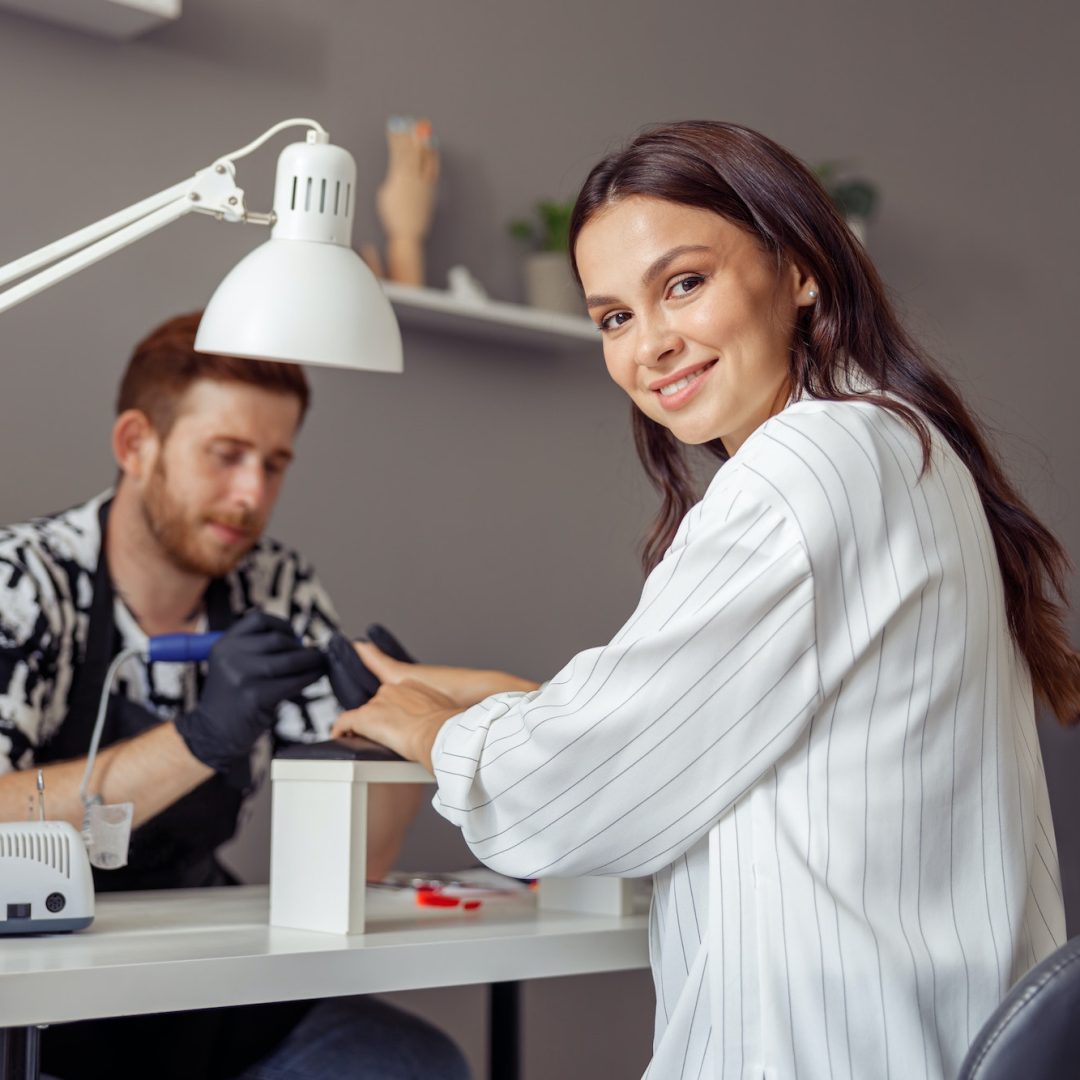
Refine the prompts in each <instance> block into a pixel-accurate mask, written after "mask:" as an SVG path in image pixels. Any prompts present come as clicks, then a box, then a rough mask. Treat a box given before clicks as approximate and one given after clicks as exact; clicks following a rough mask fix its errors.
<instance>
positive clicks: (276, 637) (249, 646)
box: [210, 630, 304, 656]
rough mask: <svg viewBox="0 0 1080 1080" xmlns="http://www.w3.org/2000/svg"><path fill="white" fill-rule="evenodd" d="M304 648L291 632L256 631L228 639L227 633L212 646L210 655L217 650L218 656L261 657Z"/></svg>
mask: <svg viewBox="0 0 1080 1080" xmlns="http://www.w3.org/2000/svg"><path fill="white" fill-rule="evenodd" d="M302 648H304V645H303V643H302V642H301V641H300V639H299V638H298V637H297V636H296V635H295V634H294V633H292V632H291V631H290V632H289V633H287V634H286V633H282V632H281V631H280V630H258V631H255V632H249V633H246V634H241V635H240V636H238V637H230V636H229V634H228V633H227V634H226V635H225V636H224V637H223V638H221V640H220V641H218V642H217V643H216V644H215V645H214V649H212V650H211V653H210V655H211V656H213V655H214V650H217V653H218V654H219V655H229V656H262V655H266V654H270V653H280V652H294V651H295V650H297V649H302Z"/></svg>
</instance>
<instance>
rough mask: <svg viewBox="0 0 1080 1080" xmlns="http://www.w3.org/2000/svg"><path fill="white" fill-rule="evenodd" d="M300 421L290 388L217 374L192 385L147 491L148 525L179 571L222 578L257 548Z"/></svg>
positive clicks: (145, 486) (144, 497) (143, 487)
mask: <svg viewBox="0 0 1080 1080" xmlns="http://www.w3.org/2000/svg"><path fill="white" fill-rule="evenodd" d="M299 423H300V401H299V400H298V399H297V398H296V397H294V396H293V395H292V394H289V393H281V392H278V391H271V390H264V389H262V388H261V387H257V386H251V385H249V384H247V383H241V382H218V381H216V380H213V379H201V380H199V381H198V382H196V383H193V384H192V385H191V386H190V387H189V388H188V390H187V392H186V393H185V394H184V396H183V398H182V399H181V401H180V403H179V406H178V411H177V417H176V420H175V422H174V424H173V426H172V428H171V430H170V431H169V433H168V435H167V436H166V437H165V439H164V441H163V442H161V443H160V444H159V445H158V447H157V451H156V455H155V459H154V461H153V465H152V467H151V469H150V470H149V473H148V475H147V478H146V480H145V481H144V483H143V484H142V485H141V491H140V495H141V502H142V508H143V513H144V516H145V519H146V523H147V526H148V527H149V529H150V532H151V534H152V535H153V536H154V538H155V539H156V540H157V542H158V543H159V544H160V546H161V548H162V550H163V551H164V552H165V554H166V555H167V556H168V557H169V558H170V559H171V560H172V562H173V563H174V564H175V565H176V566H177V567H178V568H179V569H181V570H184V571H186V572H188V573H196V574H202V575H207V576H210V577H220V576H221V575H222V574H225V573H227V572H228V571H229V570H231V569H232V568H233V567H234V566H236V564H237V563H238V562H239V561H240V560H241V559H242V558H243V557H244V555H246V554H247V552H248V551H250V550H251V548H252V547H253V546H254V544H255V542H256V541H257V540H258V539H259V537H260V536H261V535H262V532H263V529H265V528H266V524H267V522H268V521H269V520H270V513H271V511H272V510H273V508H274V503H275V502H276V501H277V497H278V495H279V493H280V492H281V485H282V482H283V481H284V479H285V470H286V468H287V467H288V465H289V462H290V461H291V460H292V457H293V440H294V438H295V436H296V430H297V427H298V426H299Z"/></svg>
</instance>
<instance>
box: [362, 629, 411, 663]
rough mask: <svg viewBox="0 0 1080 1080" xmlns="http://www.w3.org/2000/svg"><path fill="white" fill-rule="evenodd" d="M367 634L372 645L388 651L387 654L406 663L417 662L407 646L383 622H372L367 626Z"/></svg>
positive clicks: (385, 651)
mask: <svg viewBox="0 0 1080 1080" xmlns="http://www.w3.org/2000/svg"><path fill="white" fill-rule="evenodd" d="M367 636H368V640H369V641H370V642H371V643H372V645H374V646H375V647H376V648H378V649H380V650H381V651H382V652H384V653H386V655H387V656H391V657H393V658H394V659H395V660H400V661H402V663H405V664H415V663H416V660H415V658H414V657H412V656H410V655H409V653H408V651H407V650H406V649H405V646H404V645H402V644H401V642H400V641H398V639H397V638H396V637H394V635H393V634H391V633H390V631H389V630H387V629H386V627H385V626H383V625H382V623H372V624H371V625H370V626H369V627H368V628H367Z"/></svg>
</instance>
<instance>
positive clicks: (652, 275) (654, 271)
mask: <svg viewBox="0 0 1080 1080" xmlns="http://www.w3.org/2000/svg"><path fill="white" fill-rule="evenodd" d="M709 250H711V249H710V248H709V246H708V245H707V244H680V245H679V246H678V247H673V248H672V249H671V250H670V251H665V252H664V254H663V255H661V256H660V257H659V258H658V259H656V260H655V261H654V262H653V263H652V264H651V265H650V266H649V267H648V269H647V270H646V271H645V273H644V274H642V275H641V284H642V285H651V284H652V283H653V282H654V281H655V280H656V279H657V278H658V277H659V276H660V275H661V274H662V273H663V272H664V271H665V270H666V269H667V268H668V267H669V266H670V265H671V264H672V263H673V262H674V261H675V260H676V259H678V258H679V257H680V256H682V255H687V254H691V253H694V254H697V253H700V252H702V251H709ZM617 303H619V298H618V297H617V296H599V295H590V296H586V297H585V306H586V307H589V308H593V307H606V306H607V305H608V304H617Z"/></svg>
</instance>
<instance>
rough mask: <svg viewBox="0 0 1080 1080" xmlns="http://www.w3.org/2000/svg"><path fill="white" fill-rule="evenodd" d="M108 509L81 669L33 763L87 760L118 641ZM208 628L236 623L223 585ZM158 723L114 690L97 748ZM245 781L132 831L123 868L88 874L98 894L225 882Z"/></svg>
mask: <svg viewBox="0 0 1080 1080" xmlns="http://www.w3.org/2000/svg"><path fill="white" fill-rule="evenodd" d="M108 518H109V503H107V502H106V503H104V504H103V505H102V507H101V509H100V511H99V512H98V521H99V522H100V524H101V550H100V553H99V554H98V561H97V568H96V570H95V571H94V596H93V600H92V601H91V604H90V625H89V627H88V629H87V634H86V649H85V652H84V654H83V659H82V663H81V664H79V667H78V669H77V670H76V672H75V678H74V681H73V683H72V688H71V693H70V695H69V697H68V713H67V717H66V718H65V720H64V723H63V724H62V725H61V727H60V730H59V731H58V732H57V734H56V735H55V736H54V737H53V738H52V739H50V740H49V742H48V743H46V744H45V746H43V747H42V748H41V749H40V751H39V752H38V753H37V754H36V755H35V761H36V762H37V763H39V764H45V763H48V762H51V761H68V760H71V759H72V758H80V757H85V756H86V754H87V752H88V751H89V749H90V738H91V735H92V734H93V731H94V723H95V721H96V720H97V711H98V703H99V701H100V698H101V690H102V687H103V686H104V684H105V676H106V674H107V673H108V670H109V665H110V664H111V663H112V660H113V657H114V656H115V655H116V653H117V652H118V651H119V648H120V642H119V640H118V633H117V630H116V624H115V620H114V610H115V592H114V590H113V584H112V578H111V577H110V575H109V566H108V561H107V559H106V557H105V530H106V527H107V524H108ZM205 602H206V615H207V623H208V626H209V629H210V630H227V629H228V628H229V627H230V626H231V625H232V624H233V622H235V621H236V619H235V617H234V616H233V613H232V611H231V609H230V606H229V594H228V586H227V585H226V583H225V582H224V581H223V580H222V579H221V578H215V579H214V580H212V581H211V582H210V585H209V587H208V588H207V590H206V595H205ZM160 723H161V719H160V718H159V717H157V716H155V715H154V714H153V713H152V712H150V711H149V710H148V709H144V708H143V707H142V706H141V705H137V704H136V703H135V702H133V701H129V700H128V699H127V698H126V697H124V696H123V695H122V694H117V693H115V692H113V693H112V694H111V695H110V697H109V707H108V711H107V712H106V716H105V724H104V728H103V730H102V734H101V746H102V747H106V746H109V745H111V744H112V743H115V742H118V741H119V740H120V739H127V738H130V737H131V736H133V735H139V734H141V733H142V732H144V731H147V730H149V729H150V728H152V727H156V726H157V725H158V724H160ZM248 779H249V777H248V770H247V768H246V763H245V764H244V767H242V768H239V769H238V770H236V772H235V773H233V774H230V775H229V776H228V777H226V776H224V775H222V774H221V773H215V774H214V775H213V776H212V777H211V778H210V779H209V780H207V781H205V783H203V784H201V785H200V786H199V787H197V788H195V790H194V791H190V792H188V794H187V795H185V796H184V797H183V798H182V799H180V800H178V801H177V802H175V803H173V804H172V806H170V807H168V808H167V809H165V810H163V811H162V812H161V813H160V814H158V815H157V816H156V817H154V818H151V820H150V821H148V822H146V823H145V824H144V825H141V826H139V828H137V829H135V830H134V832H133V833H132V836H131V847H130V849H129V851H128V864H127V866H125V867H122V868H121V869H119V870H99V869H97V867H95V868H94V888H95V889H96V890H97V891H98V892H117V891H127V890H131V889H183V888H194V887H196V886H203V885H225V884H229V883H230V882H229V878H228V876H227V874H226V873H225V871H223V870H222V869H221V868H220V867H219V866H218V864H217V862H216V860H215V859H214V852H215V851H216V850H217V849H218V848H219V847H220V846H221V845H222V844H223V843H225V841H226V840H228V839H230V837H232V835H233V833H234V832H235V831H236V822H237V818H238V817H239V814H240V807H241V804H242V803H243V799H244V791H243V788H245V787H246V786H247V783H246V781H247V780H248Z"/></svg>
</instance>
